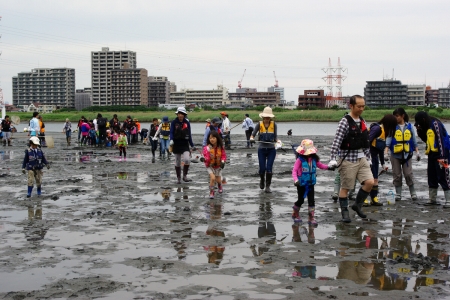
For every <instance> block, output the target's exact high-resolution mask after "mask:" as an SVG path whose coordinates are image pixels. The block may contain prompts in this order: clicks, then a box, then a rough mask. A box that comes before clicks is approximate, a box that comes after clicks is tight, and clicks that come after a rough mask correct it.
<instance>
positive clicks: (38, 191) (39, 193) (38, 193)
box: [36, 185, 42, 196]
mask: <svg viewBox="0 0 450 300" xmlns="http://www.w3.org/2000/svg"><path fill="white" fill-rule="evenodd" d="M36 191H37V195H38V196H40V195H41V194H42V190H41V186H40V185H38V186H37V189H36Z"/></svg>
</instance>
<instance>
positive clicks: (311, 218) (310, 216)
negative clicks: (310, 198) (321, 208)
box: [308, 206, 318, 227]
mask: <svg viewBox="0 0 450 300" xmlns="http://www.w3.org/2000/svg"><path fill="white" fill-rule="evenodd" d="M315 210H316V209H315V206H308V224H309V225H312V226H314V227H316V226H317V225H318V224H317V221H316V219H315V218H314V212H315Z"/></svg>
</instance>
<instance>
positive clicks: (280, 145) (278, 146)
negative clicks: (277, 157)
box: [275, 140, 283, 150]
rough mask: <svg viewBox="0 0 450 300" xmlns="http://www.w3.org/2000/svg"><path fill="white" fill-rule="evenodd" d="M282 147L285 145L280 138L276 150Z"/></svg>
mask: <svg viewBox="0 0 450 300" xmlns="http://www.w3.org/2000/svg"><path fill="white" fill-rule="evenodd" d="M282 147H283V143H282V142H281V141H280V140H278V141H277V142H276V143H275V150H278V149H281V148H282Z"/></svg>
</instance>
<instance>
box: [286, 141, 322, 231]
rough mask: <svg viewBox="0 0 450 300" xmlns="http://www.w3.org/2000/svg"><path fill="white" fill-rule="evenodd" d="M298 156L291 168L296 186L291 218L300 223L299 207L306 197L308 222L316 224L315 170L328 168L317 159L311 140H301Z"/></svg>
mask: <svg viewBox="0 0 450 300" xmlns="http://www.w3.org/2000/svg"><path fill="white" fill-rule="evenodd" d="M296 151H297V153H298V158H297V159H296V160H295V164H294V168H293V169H292V178H293V179H294V185H295V186H296V187H297V194H298V199H297V202H295V204H294V206H293V207H292V208H293V210H294V211H293V212H292V219H293V220H294V222H295V223H301V222H302V218H301V217H300V214H299V212H300V207H301V206H302V205H303V202H305V198H306V197H308V224H310V225H313V226H317V221H316V220H315V219H314V210H315V201H314V185H315V184H316V170H317V168H319V169H322V170H328V166H327V165H325V164H323V163H321V162H320V161H319V156H317V154H316V153H317V148H316V147H314V143H313V141H312V140H308V139H306V140H303V141H302V143H301V144H300V146H298V148H297V150H296Z"/></svg>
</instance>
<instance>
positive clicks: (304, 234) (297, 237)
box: [292, 223, 316, 244]
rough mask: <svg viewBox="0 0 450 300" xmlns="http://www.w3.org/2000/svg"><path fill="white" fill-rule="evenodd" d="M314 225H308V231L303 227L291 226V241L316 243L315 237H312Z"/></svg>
mask: <svg viewBox="0 0 450 300" xmlns="http://www.w3.org/2000/svg"><path fill="white" fill-rule="evenodd" d="M314 229H315V227H314V225H311V224H310V225H308V229H306V227H305V226H300V225H299V224H297V223H295V224H293V225H292V241H293V242H296V243H298V242H304V243H306V242H308V243H310V244H315V243H316V237H315V235H314Z"/></svg>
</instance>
